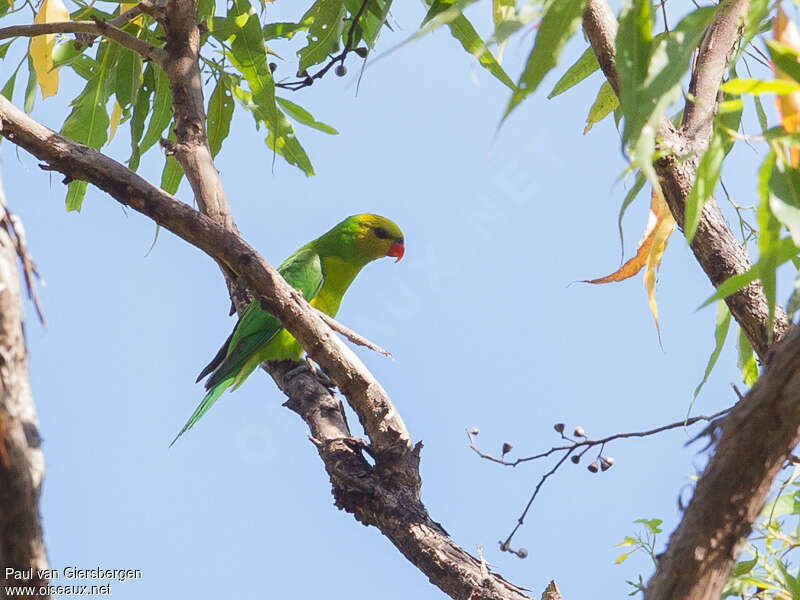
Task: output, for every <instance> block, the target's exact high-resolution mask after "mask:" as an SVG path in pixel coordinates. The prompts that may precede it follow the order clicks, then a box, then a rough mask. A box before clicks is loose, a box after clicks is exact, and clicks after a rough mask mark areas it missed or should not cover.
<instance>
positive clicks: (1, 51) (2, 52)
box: [0, 40, 14, 60]
mask: <svg viewBox="0 0 800 600" xmlns="http://www.w3.org/2000/svg"><path fill="white" fill-rule="evenodd" d="M13 43H14V40H11V41H10V42H6V43H5V44H3V45H2V46H0V60H2V59H4V58H5V57H6V54H7V53H8V49H9V48H10V47H11V44H13Z"/></svg>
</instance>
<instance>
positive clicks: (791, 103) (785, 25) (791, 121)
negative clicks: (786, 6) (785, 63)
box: [772, 5, 800, 167]
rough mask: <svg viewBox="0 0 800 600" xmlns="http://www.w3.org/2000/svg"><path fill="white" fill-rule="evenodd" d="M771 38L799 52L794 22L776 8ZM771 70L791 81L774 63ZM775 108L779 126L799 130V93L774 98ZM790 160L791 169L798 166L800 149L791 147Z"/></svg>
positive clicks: (798, 40) (798, 39) (799, 46)
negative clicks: (779, 121) (779, 120)
mask: <svg viewBox="0 0 800 600" xmlns="http://www.w3.org/2000/svg"><path fill="white" fill-rule="evenodd" d="M772 36H773V38H774V39H775V40H776V41H778V42H780V43H781V44H783V45H785V46H787V47H788V48H790V49H791V50H794V51H796V52H800V33H798V31H797V27H796V26H795V24H794V22H792V21H791V20H789V18H788V17H787V16H786V13H784V12H783V9H782V8H781V7H780V5H779V6H778V14H777V15H776V17H775V21H774V22H773V24H772ZM772 69H773V71H775V77H777V78H780V79H786V80H789V81H793V79H792V78H791V77H790V76H789V75H787V74H786V73H785V72H784V71H783V70H781V69H779V68H778V67H777V66H776V65H775V64H774V63H773V64H772ZM775 108H776V109H777V111H778V116H779V117H780V119H781V125H783V128H784V129H785V130H786V131H798V129H800V91H795V92H791V93H789V94H784V95H782V96H777V97H776V98H775ZM789 152H790V160H791V164H792V166H793V167H796V166H798V164H800V148H798V147H797V146H791V148H790V149H789Z"/></svg>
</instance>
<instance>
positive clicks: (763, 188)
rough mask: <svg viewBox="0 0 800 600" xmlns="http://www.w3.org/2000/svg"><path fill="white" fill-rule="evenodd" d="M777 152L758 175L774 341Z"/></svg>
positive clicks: (763, 270)
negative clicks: (774, 180)
mask: <svg viewBox="0 0 800 600" xmlns="http://www.w3.org/2000/svg"><path fill="white" fill-rule="evenodd" d="M774 167H775V152H774V150H773V151H770V153H769V154H768V155H767V157H766V159H764V162H763V163H762V165H761V168H759V173H758V195H759V198H760V201H759V203H758V209H757V210H756V215H757V217H758V227H759V230H760V231H759V235H758V253H759V265H760V273H759V279H761V286H762V287H763V288H764V295H765V296H766V299H767V308H768V316H767V338H768V341H772V324H773V322H774V318H775V294H776V274H775V271H776V270H777V268H778V264H777V262H776V261H777V256H776V251H777V244H778V243H779V241H780V229H781V226H780V223H779V222H778V220H777V219H776V218H775V216H774V215H773V214H772V209H771V208H770V202H769V197H770V193H769V181H770V179H771V177H770V175H771V174H772V173H773V172H774V171H775V169H774Z"/></svg>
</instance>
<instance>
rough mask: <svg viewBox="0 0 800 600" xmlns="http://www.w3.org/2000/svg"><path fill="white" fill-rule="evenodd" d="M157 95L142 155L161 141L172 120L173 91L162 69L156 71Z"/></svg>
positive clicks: (142, 146)
mask: <svg viewBox="0 0 800 600" xmlns="http://www.w3.org/2000/svg"><path fill="white" fill-rule="evenodd" d="M154 75H155V84H156V87H155V95H154V97H153V110H152V114H151V116H150V121H149V122H148V123H147V131H146V132H145V134H144V139H143V140H142V143H141V145H140V151H141V153H142V154H144V153H145V152H147V150H149V149H150V148H151V147H152V146H153V144H155V143H156V142H158V141H159V140H160V139H161V134H162V133H164V130H165V129H166V128H167V126H168V125H169V122H170V121H171V120H172V91H171V90H170V89H169V78H168V77H167V74H166V73H164V71H162V70H161V69H155V70H154Z"/></svg>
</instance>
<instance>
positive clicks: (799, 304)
mask: <svg viewBox="0 0 800 600" xmlns="http://www.w3.org/2000/svg"><path fill="white" fill-rule="evenodd" d="M798 310H800V271H798V272H797V274H796V275H795V278H794V285H793V287H792V295H791V296H789V300H788V301H787V302H786V314H787V315H788V317H789V320H794V315H795V313H796V312H797V311H798Z"/></svg>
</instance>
